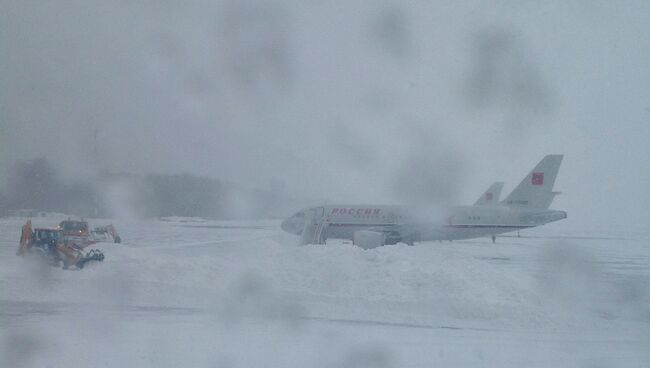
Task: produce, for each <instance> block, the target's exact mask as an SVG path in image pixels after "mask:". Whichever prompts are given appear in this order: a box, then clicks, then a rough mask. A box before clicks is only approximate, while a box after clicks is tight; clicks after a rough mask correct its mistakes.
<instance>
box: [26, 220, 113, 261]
mask: <svg viewBox="0 0 650 368" xmlns="http://www.w3.org/2000/svg"><path fill="white" fill-rule="evenodd" d="M82 249H83V248H82V247H80V246H78V245H77V244H76V243H74V242H66V240H65V232H64V231H63V229H61V228H59V227H57V228H54V229H47V228H36V229H34V230H32V221H31V220H27V223H26V224H25V225H23V228H22V232H21V236H20V247H19V248H18V252H17V253H16V255H18V256H21V257H24V256H28V255H36V256H40V257H41V258H42V259H43V260H44V261H45V262H46V263H47V264H49V265H51V266H55V267H63V268H64V269H71V268H76V269H82V268H84V266H85V265H86V263H88V262H90V261H98V262H101V261H103V260H104V254H103V253H102V252H101V251H100V250H99V249H91V250H90V251H88V252H86V253H84V252H83V250H82Z"/></svg>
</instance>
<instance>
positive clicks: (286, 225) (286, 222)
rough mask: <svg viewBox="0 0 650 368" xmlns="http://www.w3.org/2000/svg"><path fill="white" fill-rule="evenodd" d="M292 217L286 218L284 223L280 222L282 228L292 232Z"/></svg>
mask: <svg viewBox="0 0 650 368" xmlns="http://www.w3.org/2000/svg"><path fill="white" fill-rule="evenodd" d="M290 219H291V218H288V219H285V220H284V221H282V223H281V224H280V228H281V229H282V230H284V231H286V232H288V233H291V232H292V231H291V230H290V226H289V220H290Z"/></svg>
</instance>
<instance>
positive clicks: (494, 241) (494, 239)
mask: <svg viewBox="0 0 650 368" xmlns="http://www.w3.org/2000/svg"><path fill="white" fill-rule="evenodd" d="M496 242H497V237H496V236H495V235H492V244H494V243H496Z"/></svg>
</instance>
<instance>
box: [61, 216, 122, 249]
mask: <svg viewBox="0 0 650 368" xmlns="http://www.w3.org/2000/svg"><path fill="white" fill-rule="evenodd" d="M58 228H59V229H61V230H62V231H63V237H64V240H65V243H67V244H76V245H77V246H78V247H81V248H85V247H87V246H89V245H90V244H95V243H97V242H114V243H120V242H121V241H122V239H121V238H120V236H119V235H118V234H117V230H116V229H115V226H113V225H107V226H100V227H96V228H94V229H92V230H89V228H88V221H85V220H83V219H81V220H71V219H70V218H68V219H67V220H63V221H61V222H60V223H59V227H58Z"/></svg>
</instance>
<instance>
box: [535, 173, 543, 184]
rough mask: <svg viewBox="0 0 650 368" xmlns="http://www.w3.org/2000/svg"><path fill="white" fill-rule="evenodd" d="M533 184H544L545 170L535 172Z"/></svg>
mask: <svg viewBox="0 0 650 368" xmlns="http://www.w3.org/2000/svg"><path fill="white" fill-rule="evenodd" d="M532 184H533V185H544V173H543V172H536V173H533V179H532Z"/></svg>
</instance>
